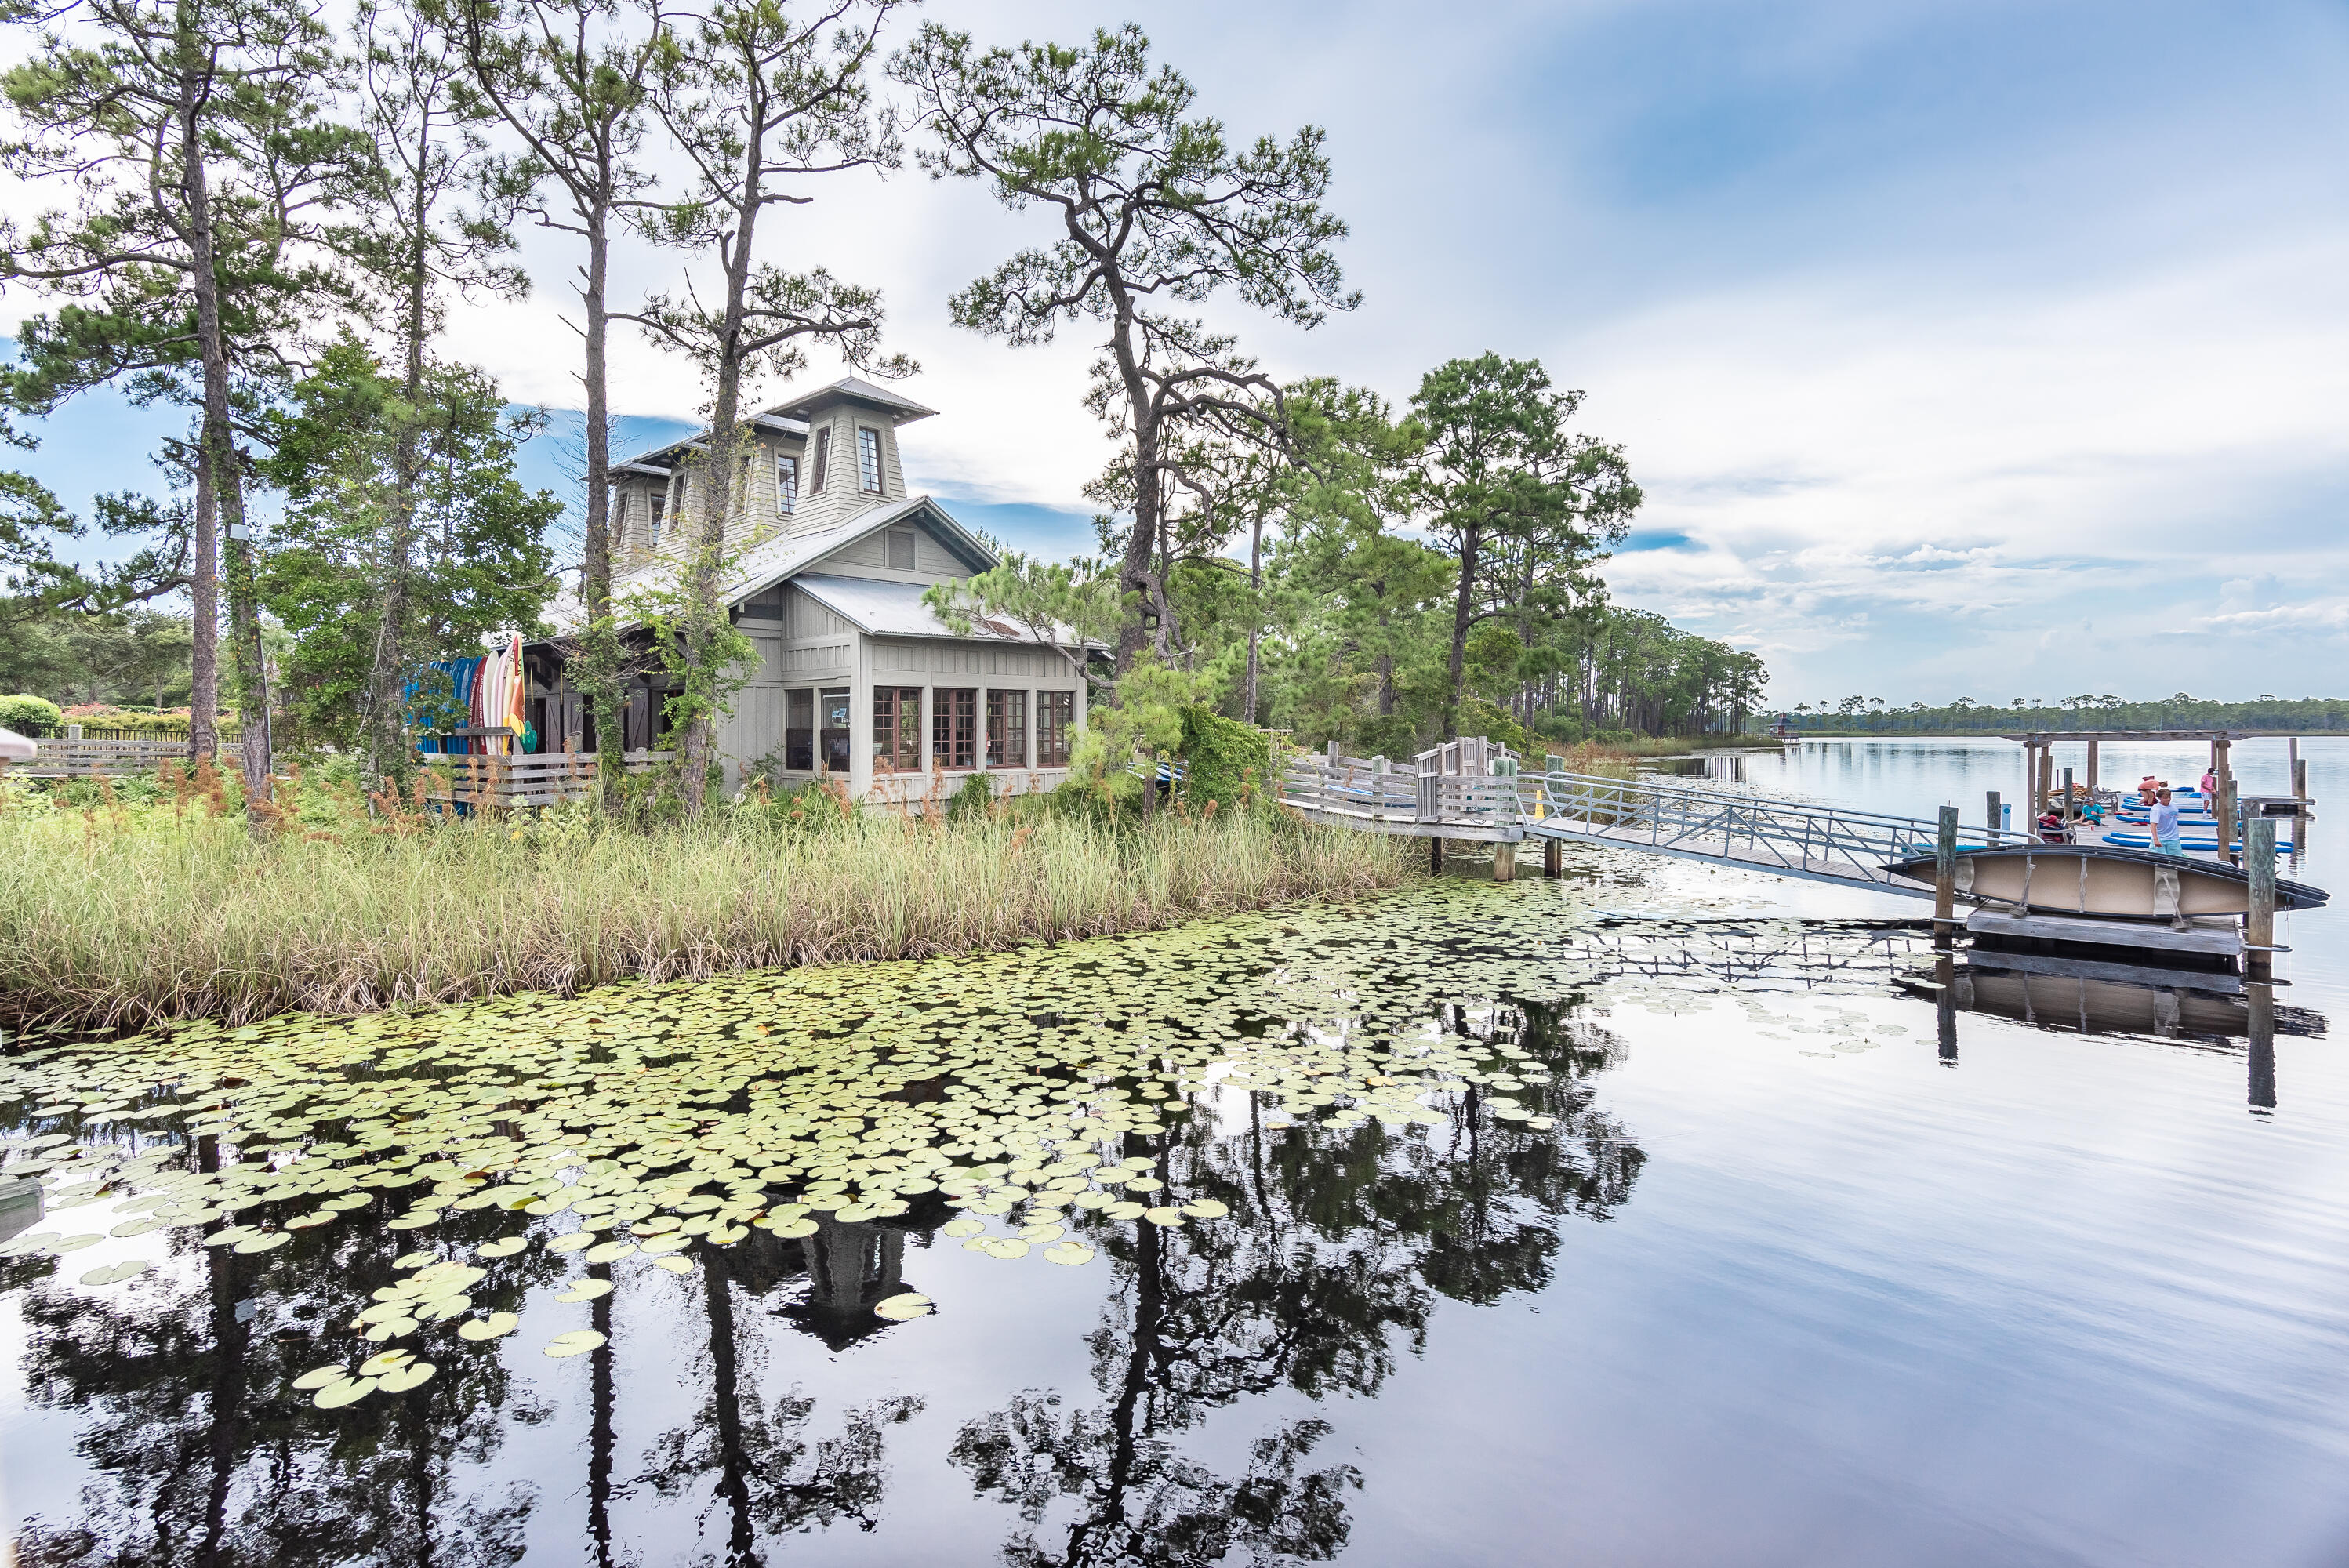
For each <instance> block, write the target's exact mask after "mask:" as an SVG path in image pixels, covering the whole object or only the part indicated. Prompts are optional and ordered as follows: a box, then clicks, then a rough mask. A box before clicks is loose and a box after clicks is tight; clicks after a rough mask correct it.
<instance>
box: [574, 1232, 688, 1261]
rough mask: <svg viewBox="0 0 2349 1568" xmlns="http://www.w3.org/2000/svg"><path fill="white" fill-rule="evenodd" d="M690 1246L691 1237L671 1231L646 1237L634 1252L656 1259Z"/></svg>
mask: <svg viewBox="0 0 2349 1568" xmlns="http://www.w3.org/2000/svg"><path fill="white" fill-rule="evenodd" d="M692 1244H693V1238H692V1237H691V1236H681V1235H678V1234H677V1233H675V1232H673V1231H672V1232H670V1233H667V1234H665V1235H658V1236H647V1238H645V1240H644V1242H643V1243H641V1244H640V1245H639V1246H638V1247H637V1248H636V1250H637V1251H638V1252H640V1253H644V1254H645V1255H646V1256H647V1257H657V1256H658V1255H659V1254H661V1253H676V1252H682V1251H684V1250H685V1249H686V1248H688V1247H689V1246H691V1245H692ZM598 1250H600V1249H598ZM593 1255H594V1254H593V1253H590V1254H589V1256H590V1257H591V1258H592V1257H593Z"/></svg>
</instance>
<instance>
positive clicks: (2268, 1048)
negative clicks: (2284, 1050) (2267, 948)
mask: <svg viewBox="0 0 2349 1568" xmlns="http://www.w3.org/2000/svg"><path fill="white" fill-rule="evenodd" d="M2243 1002H2244V1004H2245V1011H2246V1012H2247V1013H2248V1014H2249V1015H2250V1023H2251V1053H2250V1054H2251V1061H2250V1064H2249V1065H2250V1068H2251V1082H2250V1084H2249V1085H2248V1090H2249V1093H2248V1096H2247V1098H2248V1099H2250V1100H2251V1104H2252V1105H2253V1106H2255V1107H2257V1108H2258V1109H2261V1110H2273V1109H2275V1102H2276V1081H2275V987H2274V986H2273V985H2269V984H2267V983H2266V982H2265V981H2253V982H2252V983H2251V985H2246V986H2244V987H2243Z"/></svg>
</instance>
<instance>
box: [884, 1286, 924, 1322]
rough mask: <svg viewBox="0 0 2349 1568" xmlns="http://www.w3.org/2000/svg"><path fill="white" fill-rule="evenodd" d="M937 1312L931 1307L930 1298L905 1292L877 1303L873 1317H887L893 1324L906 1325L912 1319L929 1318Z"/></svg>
mask: <svg viewBox="0 0 2349 1568" xmlns="http://www.w3.org/2000/svg"><path fill="white" fill-rule="evenodd" d="M935 1311H936V1307H934V1306H932V1305H930V1298H929V1297H928V1296H926V1295H916V1293H914V1292H913V1291H905V1292H903V1293H901V1294H899V1295H893V1296H890V1297H888V1298H887V1299H886V1300H884V1301H881V1302H878V1303H875V1304H874V1308H873V1315H874V1316H875V1317H885V1318H887V1319H888V1320H889V1321H890V1322H892V1323H904V1322H906V1321H908V1320H909V1319H912V1318H916V1317H927V1316H929V1315H930V1314H931V1313H933V1312H935Z"/></svg>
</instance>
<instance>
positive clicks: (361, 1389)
mask: <svg viewBox="0 0 2349 1568" xmlns="http://www.w3.org/2000/svg"><path fill="white" fill-rule="evenodd" d="M376 1387H377V1384H376V1380H375V1379H374V1378H372V1377H346V1378H345V1379H343V1381H341V1382H339V1383H329V1384H327V1385H326V1387H323V1388H321V1389H319V1390H318V1392H317V1394H316V1397H315V1398H312V1399H311V1401H310V1403H312V1404H313V1405H316V1406H317V1407H318V1408H320V1409H321V1410H339V1409H341V1408H343V1407H344V1406H345V1405H356V1404H357V1403H358V1402H359V1401H360V1400H361V1399H364V1398H367V1396H368V1395H369V1394H372V1393H374V1392H375V1391H376Z"/></svg>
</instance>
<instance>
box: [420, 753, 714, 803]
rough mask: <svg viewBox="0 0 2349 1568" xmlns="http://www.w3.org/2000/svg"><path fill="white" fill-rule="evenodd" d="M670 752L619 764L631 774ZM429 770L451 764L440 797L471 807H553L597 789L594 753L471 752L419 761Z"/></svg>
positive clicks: (628, 756)
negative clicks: (447, 783) (515, 754)
mask: <svg viewBox="0 0 2349 1568" xmlns="http://www.w3.org/2000/svg"><path fill="white" fill-rule="evenodd" d="M674 755H675V753H673V752H668V751H624V752H622V753H621V754H620V760H621V764H622V766H624V767H625V768H626V769H627V770H628V771H629V772H631V773H642V772H644V771H645V770H646V769H649V768H654V767H657V766H658V765H659V764H661V763H664V762H667V760H668V759H669V758H671V757H672V756H674ZM419 761H421V762H423V763H424V764H426V765H427V766H429V767H436V768H437V767H439V766H440V765H441V764H446V765H447V771H448V774H449V780H450V788H449V791H448V793H447V794H446V795H442V796H440V797H437V798H438V799H454V800H458V801H461V802H463V803H465V804H467V805H473V806H552V805H555V804H557V803H559V802H561V801H564V800H577V799H585V797H586V795H587V793H588V791H589V790H591V789H594V788H595V753H594V752H592V751H558V752H538V753H532V752H525V753H523V755H521V756H519V757H492V756H483V755H478V754H472V753H460V754H449V755H444V756H428V757H424V758H419Z"/></svg>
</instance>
